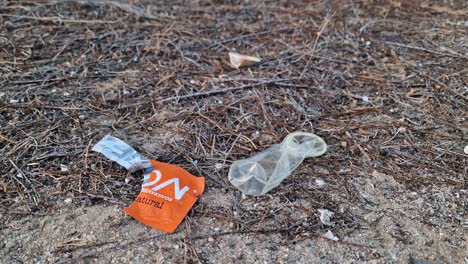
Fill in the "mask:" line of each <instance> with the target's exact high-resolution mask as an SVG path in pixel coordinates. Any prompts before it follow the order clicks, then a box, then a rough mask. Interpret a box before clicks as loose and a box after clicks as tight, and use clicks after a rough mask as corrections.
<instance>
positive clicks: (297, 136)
mask: <svg viewBox="0 0 468 264" xmlns="http://www.w3.org/2000/svg"><path fill="white" fill-rule="evenodd" d="M325 151H327V144H326V143H325V141H324V140H323V139H322V138H321V137H319V136H317V135H315V134H312V133H305V132H293V133H291V134H289V135H288V136H286V138H285V139H284V140H283V142H281V143H280V144H277V145H273V146H271V147H270V148H268V149H266V150H265V151H263V152H260V153H257V154H255V155H254V156H252V157H250V158H248V159H243V160H238V161H236V162H234V163H233V164H232V165H231V168H230V169H229V181H230V182H231V183H232V185H234V186H236V187H237V188H238V189H239V190H240V191H241V192H242V193H244V194H247V195H255V196H258V195H263V194H265V193H267V192H269V191H270V190H271V189H273V188H275V187H276V186H278V185H279V184H280V183H281V181H283V180H284V179H285V178H286V177H288V176H289V175H290V174H291V173H292V171H293V170H295V169H296V168H297V167H298V166H299V164H301V162H302V161H303V160H304V159H305V158H308V157H317V156H320V155H322V154H323V153H325Z"/></svg>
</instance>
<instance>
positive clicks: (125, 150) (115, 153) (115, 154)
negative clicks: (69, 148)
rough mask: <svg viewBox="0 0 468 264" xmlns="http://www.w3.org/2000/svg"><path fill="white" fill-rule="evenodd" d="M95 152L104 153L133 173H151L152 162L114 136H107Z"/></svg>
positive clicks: (98, 144) (96, 146) (97, 145)
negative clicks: (140, 171)
mask: <svg viewBox="0 0 468 264" xmlns="http://www.w3.org/2000/svg"><path fill="white" fill-rule="evenodd" d="M92 150H93V151H96V152H99V153H102V154H103V155H104V156H106V158H108V159H110V160H112V161H115V162H117V163H118V164H120V165H121V166H123V167H125V168H126V169H127V170H129V171H131V172H135V171H138V170H144V171H145V172H146V171H147V170H149V171H151V170H152V169H153V165H151V163H150V161H149V160H148V159H147V158H145V157H144V156H142V155H141V154H140V153H138V152H137V151H136V150H135V149H133V148H132V147H130V146H129V145H128V144H127V143H125V142H123V141H122V140H120V139H118V138H115V137H113V136H109V135H107V136H105V137H104V138H103V139H101V140H100V141H99V142H98V143H96V145H94V147H93V148H92Z"/></svg>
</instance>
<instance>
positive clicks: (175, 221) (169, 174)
mask: <svg viewBox="0 0 468 264" xmlns="http://www.w3.org/2000/svg"><path fill="white" fill-rule="evenodd" d="M151 164H152V165H153V167H154V170H153V171H152V172H151V173H150V177H149V179H148V180H146V182H145V183H144V184H143V186H142V190H141V192H140V194H139V195H138V197H137V199H136V200H135V202H134V203H133V204H131V205H130V206H129V207H126V208H125V209H124V211H125V212H126V213H127V214H128V215H130V216H132V217H133V218H135V219H137V220H139V221H140V222H142V223H144V224H146V225H149V226H151V227H153V228H156V229H160V230H162V231H165V232H169V233H172V232H174V231H175V230H176V228H177V226H178V225H179V224H180V223H181V222H182V220H183V219H184V217H185V216H186V215H187V213H188V212H189V211H190V208H192V206H193V205H194V204H195V202H196V201H197V199H198V197H200V196H201V195H202V194H203V191H204V188H205V178H203V177H195V176H193V175H192V174H190V173H189V172H188V171H186V170H184V169H182V168H180V167H178V166H175V165H171V164H168V163H164V162H159V161H154V160H151Z"/></svg>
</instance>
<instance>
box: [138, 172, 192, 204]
mask: <svg viewBox="0 0 468 264" xmlns="http://www.w3.org/2000/svg"><path fill="white" fill-rule="evenodd" d="M153 173H154V176H155V179H154V180H152V181H150V182H147V183H145V184H143V187H148V188H149V189H151V190H153V191H157V190H160V189H162V188H164V187H166V186H168V185H170V184H171V183H173V184H174V195H175V197H174V198H175V199H176V200H180V199H182V197H183V196H184V194H185V193H186V192H187V191H188V190H189V189H190V188H189V187H188V186H185V187H184V188H182V189H180V184H179V178H172V179H169V180H167V181H165V182H163V183H161V184H158V185H156V186H154V187H152V188H150V187H149V186H153V185H155V184H156V183H158V182H159V180H161V172H160V171H159V170H153V171H152V172H151V173H150V179H151V175H153ZM143 189H144V188H143ZM156 194H158V193H156ZM156 196H160V194H159V195H156ZM161 196H162V195H161ZM161 198H163V197H161Z"/></svg>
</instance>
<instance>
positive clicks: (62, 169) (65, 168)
mask: <svg viewBox="0 0 468 264" xmlns="http://www.w3.org/2000/svg"><path fill="white" fill-rule="evenodd" d="M60 170H61V171H68V167H67V165H63V164H60Z"/></svg>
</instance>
